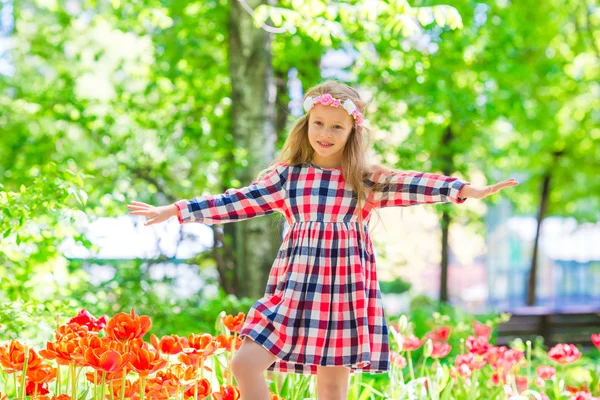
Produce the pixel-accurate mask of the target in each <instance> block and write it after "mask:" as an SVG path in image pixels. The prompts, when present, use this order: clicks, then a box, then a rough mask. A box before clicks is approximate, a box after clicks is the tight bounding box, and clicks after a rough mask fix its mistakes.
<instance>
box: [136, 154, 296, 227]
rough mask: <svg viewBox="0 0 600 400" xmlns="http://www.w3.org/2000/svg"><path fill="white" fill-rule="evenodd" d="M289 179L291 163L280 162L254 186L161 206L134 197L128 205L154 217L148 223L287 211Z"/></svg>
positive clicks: (205, 221)
mask: <svg viewBox="0 0 600 400" xmlns="http://www.w3.org/2000/svg"><path fill="white" fill-rule="evenodd" d="M286 181H287V165H285V164H282V163H279V164H277V166H276V167H275V168H274V169H273V170H272V171H271V172H269V173H268V174H267V175H265V176H264V177H263V178H262V179H259V180H257V181H255V182H252V184H251V185H250V186H246V187H243V188H239V189H234V188H232V189H227V191H225V193H223V194H218V195H203V196H197V197H194V198H193V199H191V200H179V201H177V202H175V203H173V204H171V205H168V206H160V207H155V206H151V205H149V204H145V203H141V202H137V201H133V202H131V204H128V205H127V207H128V208H129V209H130V210H132V211H131V212H130V213H129V214H132V215H142V216H145V217H149V218H151V219H150V220H148V221H146V223H144V225H152V224H157V223H160V222H164V221H166V220H168V219H169V218H171V217H174V216H176V217H177V219H178V220H179V223H180V224H184V223H188V222H200V223H203V224H207V225H212V224H218V223H220V224H223V223H226V222H235V221H241V220H244V219H249V218H254V217H258V216H262V215H268V214H273V213H274V212H276V211H283V207H284V204H285V182H286Z"/></svg>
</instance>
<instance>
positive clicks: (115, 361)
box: [85, 347, 131, 374]
mask: <svg viewBox="0 0 600 400" xmlns="http://www.w3.org/2000/svg"><path fill="white" fill-rule="evenodd" d="M130 358H131V355H130V354H121V353H119V352H118V351H116V350H110V349H108V350H107V348H106V347H105V348H99V349H87V350H86V352H85V360H86V362H87V363H88V364H87V365H89V366H90V367H92V368H94V369H95V370H97V371H100V372H102V371H104V372H106V373H109V374H112V373H115V372H117V371H120V370H122V369H123V368H124V367H125V366H126V365H127V363H128V362H129V359H130Z"/></svg>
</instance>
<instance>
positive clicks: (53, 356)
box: [40, 336, 77, 365]
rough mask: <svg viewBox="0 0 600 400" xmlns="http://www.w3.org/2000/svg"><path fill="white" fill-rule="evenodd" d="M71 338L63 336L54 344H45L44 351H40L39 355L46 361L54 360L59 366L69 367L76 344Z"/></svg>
mask: <svg viewBox="0 0 600 400" xmlns="http://www.w3.org/2000/svg"><path fill="white" fill-rule="evenodd" d="M71 338H73V336H71ZM71 338H69V337H68V336H64V338H63V339H60V340H58V341H57V342H56V343H53V342H46V349H42V350H40V355H41V356H42V357H44V358H45V359H46V360H56V362H57V363H58V364H60V365H69V363H70V362H71V361H73V357H72V355H73V353H74V352H75V349H76V348H77V342H76V341H75V340H72V339H71Z"/></svg>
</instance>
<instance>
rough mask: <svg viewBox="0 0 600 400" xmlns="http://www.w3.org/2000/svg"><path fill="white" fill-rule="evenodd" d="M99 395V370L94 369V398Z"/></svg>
mask: <svg viewBox="0 0 600 400" xmlns="http://www.w3.org/2000/svg"><path fill="white" fill-rule="evenodd" d="M97 397H98V370H96V369H94V400H97Z"/></svg>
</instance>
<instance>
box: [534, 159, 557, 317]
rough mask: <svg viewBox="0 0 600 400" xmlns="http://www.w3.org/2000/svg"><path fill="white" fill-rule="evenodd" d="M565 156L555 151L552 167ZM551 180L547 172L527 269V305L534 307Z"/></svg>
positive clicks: (543, 182)
mask: <svg viewBox="0 0 600 400" xmlns="http://www.w3.org/2000/svg"><path fill="white" fill-rule="evenodd" d="M564 154H565V150H561V151H555V152H554V153H553V154H552V155H553V158H554V160H553V163H552V165H553V166H555V165H558V163H559V162H560V158H561V157H562V156H563V155H564ZM551 180H552V174H551V173H550V172H547V173H546V175H544V180H543V181H542V194H541V196H540V209H539V212H538V217H537V226H536V229H535V241H534V242H533V256H532V257H531V268H530V269H529V282H528V283H527V305H528V306H533V305H535V294H536V293H535V290H536V281H537V264H538V262H537V259H538V247H539V243H540V233H541V231H542V222H543V221H544V218H545V217H546V214H547V212H548V196H549V195H550V181H551Z"/></svg>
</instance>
